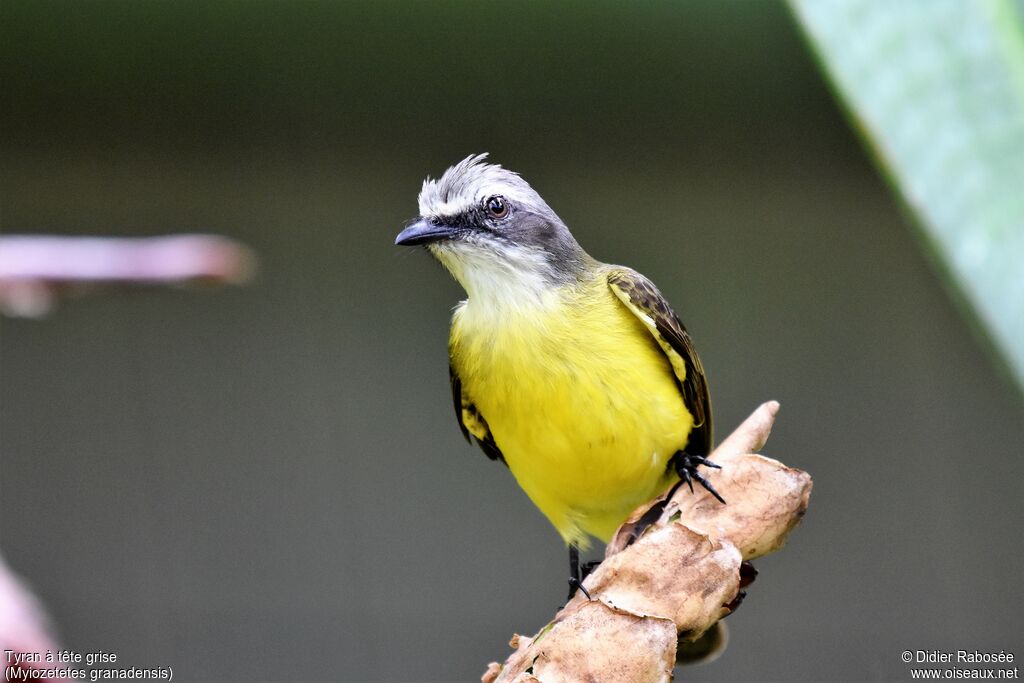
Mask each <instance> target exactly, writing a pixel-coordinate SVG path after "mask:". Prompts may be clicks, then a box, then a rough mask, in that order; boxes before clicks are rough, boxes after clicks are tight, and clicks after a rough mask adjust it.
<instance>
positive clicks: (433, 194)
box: [395, 154, 591, 299]
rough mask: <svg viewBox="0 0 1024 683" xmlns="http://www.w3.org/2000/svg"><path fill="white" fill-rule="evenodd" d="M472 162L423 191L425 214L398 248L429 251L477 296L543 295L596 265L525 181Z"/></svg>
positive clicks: (498, 168) (479, 161)
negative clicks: (500, 293) (415, 247)
mask: <svg viewBox="0 0 1024 683" xmlns="http://www.w3.org/2000/svg"><path fill="white" fill-rule="evenodd" d="M486 157H487V155H486V154H478V155H475V156H470V157H467V158H465V159H463V160H462V161H460V162H459V163H458V164H456V165H455V166H452V167H451V168H449V169H448V170H447V171H445V172H444V174H443V175H442V176H441V177H440V178H439V179H438V180H432V179H430V178H427V179H426V180H425V181H423V189H421V190H420V196H419V209H420V215H419V218H418V219H416V220H415V221H414V222H413V223H412V224H411V225H409V226H408V227H407V228H406V229H405V230H403V231H402V232H401V233H399V235H398V237H397V238H395V244H400V245H410V246H412V245H424V246H426V248H427V249H428V250H430V252H431V253H432V254H433V255H434V257H436V258H437V260H438V261H440V262H441V263H442V264H444V266H445V267H446V268H447V269H448V270H449V271H450V272H451V273H452V275H453V276H454V277H455V279H456V280H458V281H459V283H460V284H461V285H462V286H463V288H465V289H466V291H467V293H468V294H469V295H470V298H471V299H472V298H473V297H474V296H477V295H480V296H485V297H486V296H493V295H494V294H496V293H497V291H496V290H498V289H503V290H505V291H506V292H507V293H509V294H525V293H531V294H536V295H539V294H540V293H542V292H544V291H546V290H548V289H550V288H551V287H552V286H556V285H559V284H566V283H569V282H571V281H573V280H575V279H576V278H578V277H579V274H580V273H581V272H583V270H584V269H585V267H586V266H587V265H588V264H589V263H590V262H591V260H590V257H589V256H587V254H586V253H585V252H584V251H583V249H581V248H580V246H579V244H577V243H576V240H575V239H573V236H572V234H571V233H570V232H569V229H568V228H567V227H565V224H564V223H563V222H562V220H561V219H560V218H559V217H558V216H557V215H555V212H554V211H552V210H551V207H549V206H548V205H547V203H546V202H545V201H544V200H543V199H541V197H540V195H539V194H537V193H536V192H535V191H534V189H533V188H532V187H530V185H529V183H527V182H526V181H525V180H523V179H522V178H521V177H519V174H517V173H513V172H512V171H508V170H506V169H504V168H502V167H501V166H498V165H495V164H487V163H484V159H485V158H486Z"/></svg>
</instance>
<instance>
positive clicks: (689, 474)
mask: <svg viewBox="0 0 1024 683" xmlns="http://www.w3.org/2000/svg"><path fill="white" fill-rule="evenodd" d="M670 463H671V465H672V467H673V468H674V469H675V471H676V474H678V475H679V480H680V482H685V483H686V485H687V486H688V487H689V488H690V493H693V492H694V491H693V481H694V480H696V481H697V483H698V484H700V485H701V486H703V487H704V488H705V490H707V492H708V493H710V494H711V495H712V496H714V497H715V499H717V500H718V502H719V503H721V504H722V505H725V498H722V496H721V494H720V493H718V491H716V490H715V487H714V486H712V485H711V482H709V481H708V480H707V479H705V478H704V477H703V476H701V474H700V472H698V471H697V468H698V467H700V466H701V465H703V466H704V467H711V468H713V469H716V470H720V469H722V466H721V465H719V464H717V463H713V462H711V461H710V460H708V459H707V458H705V457H704V456H702V455H691V454H689V453H684V452H683V451H679V452H677V453H676V454H675V455H674V456H672V460H671V461H670Z"/></svg>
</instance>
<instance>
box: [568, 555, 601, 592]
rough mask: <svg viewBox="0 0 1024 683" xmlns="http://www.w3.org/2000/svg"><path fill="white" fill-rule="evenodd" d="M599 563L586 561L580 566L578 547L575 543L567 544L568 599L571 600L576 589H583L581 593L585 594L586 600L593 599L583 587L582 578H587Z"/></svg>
mask: <svg viewBox="0 0 1024 683" xmlns="http://www.w3.org/2000/svg"><path fill="white" fill-rule="evenodd" d="M599 564H601V563H600V562H587V563H585V564H584V565H583V566H582V568H581V567H580V549H579V548H578V547H576V544H575V543H573V544H571V545H570V546H569V598H568V599H569V600H572V598H573V596H574V595H576V591H577V590H581V591H583V594H584V595H586V596H587V600H592V599H593V598H591V597H590V593H589V592H588V591H587V589H586V588H584V587H583V579H585V578H587V575H588V574H590V572H592V571H593V570H594V567H596V566H597V565H599Z"/></svg>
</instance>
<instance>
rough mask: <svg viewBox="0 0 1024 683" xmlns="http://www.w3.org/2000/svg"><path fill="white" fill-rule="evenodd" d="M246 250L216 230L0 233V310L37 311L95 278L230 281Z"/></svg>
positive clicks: (110, 281)
mask: <svg viewBox="0 0 1024 683" xmlns="http://www.w3.org/2000/svg"><path fill="white" fill-rule="evenodd" d="M255 264H256V258H255V255H254V254H253V253H252V251H251V250H250V249H249V248H248V247H246V246H244V245H242V244H240V243H238V242H235V241H234V240H231V239H228V238H226V237H220V236H217V235H187V234H186V235H169V236H164V237H65V236H50V235H5V236H0V313H4V314H6V315H11V316H23V317H38V316H40V315H44V314H45V313H47V312H49V311H50V309H51V308H52V307H53V304H54V301H55V299H56V298H57V296H59V295H61V294H75V293H79V292H81V291H83V290H86V289H89V288H91V287H94V286H96V285H107V286H110V285H127V284H131V285H138V284H143V285H180V284H184V283H189V282H196V281H200V282H212V283H230V284H237V283H241V282H245V281H246V280H248V279H249V278H250V277H251V276H252V273H253V272H254V270H255Z"/></svg>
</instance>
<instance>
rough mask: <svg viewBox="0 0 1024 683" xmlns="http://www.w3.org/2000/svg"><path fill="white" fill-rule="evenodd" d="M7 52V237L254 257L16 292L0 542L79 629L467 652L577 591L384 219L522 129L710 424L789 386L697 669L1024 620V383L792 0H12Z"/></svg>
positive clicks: (501, 158)
mask: <svg viewBox="0 0 1024 683" xmlns="http://www.w3.org/2000/svg"><path fill="white" fill-rule="evenodd" d="M0 56H2V64H0V69H2V70H0V83H2V91H3V92H2V100H3V104H2V107H0V114H2V121H0V123H2V125H0V135H2V154H0V173H2V178H0V180H2V184H0V187H2V206H0V209H2V211H0V217H2V230H3V231H4V232H8V233H9V232H38V233H76V234H109V235H124V234H129V235H147V234H163V233H169V232H178V231H212V232H218V233H223V234H226V235H229V236H232V237H235V238H238V239H240V240H242V241H244V242H246V243H248V244H249V245H251V246H252V247H253V248H254V249H256V250H257V252H258V254H259V256H260V258H261V271H260V273H259V276H258V278H257V279H256V281H255V282H254V283H253V284H252V285H251V286H249V287H245V288H234V289H223V290H213V291H199V292H196V291H180V290H162V291H155V290H127V291H125V290H121V291H114V292H109V293H106V294H104V295H99V296H92V297H88V298H84V299H80V300H74V301H67V302H64V303H63V304H62V305H61V307H60V308H59V309H58V310H57V311H56V313H55V314H54V315H52V316H51V317H49V318H47V319H44V320H42V321H24V320H4V321H3V322H2V323H0V325H2V342H0V401H2V403H0V408H2V410H0V457H2V479H0V487H2V488H0V493H2V495H0V515H2V517H0V524H2V526H0V547H2V550H3V553H4V555H5V556H6V558H7V560H8V561H9V562H10V563H11V565H12V566H13V567H14V568H15V569H16V570H17V571H18V572H19V573H21V574H22V575H24V576H25V577H27V578H28V579H29V581H30V582H31V584H32V585H33V586H34V587H35V589H36V590H37V591H38V593H39V594H40V596H41V597H42V599H43V600H44V601H45V603H46V604H47V605H48V606H49V608H50V610H51V611H52V614H53V617H54V619H55V622H56V624H57V627H58V629H59V633H60V636H61V639H62V642H63V644H65V645H66V646H68V647H71V648H74V649H77V650H80V651H86V650H89V649H106V650H114V651H116V652H117V653H118V654H119V656H120V657H121V660H120V661H122V662H124V663H125V664H126V665H135V666H140V667H144V666H166V665H170V666H173V667H174V670H175V677H176V678H179V677H180V679H181V680H198V681H213V680H234V681H247V680H368V681H370V680H372V681H378V680H380V681H384V680H387V681H392V680H409V681H447V680H456V679H459V680H475V679H476V678H477V677H478V676H479V674H480V673H481V672H482V671H483V670H484V668H485V665H486V663H487V662H488V661H491V660H495V659H498V660H500V659H504V657H505V656H506V655H507V654H508V646H507V641H508V638H509V636H510V635H511V634H512V633H513V632H515V631H518V632H524V633H533V632H534V631H536V630H537V629H538V628H539V627H540V626H542V625H543V624H544V623H545V622H546V620H547V619H548V618H549V617H550V616H551V615H552V614H553V612H554V611H555V609H556V608H557V607H558V605H559V604H560V602H561V600H562V598H563V596H564V592H565V586H564V576H565V574H566V568H565V551H564V548H563V547H562V545H561V542H560V540H559V538H558V536H557V535H556V534H555V532H554V531H553V530H552V529H551V528H550V527H549V525H548V524H547V522H546V521H545V520H544V519H543V518H542V517H541V515H540V514H539V513H538V512H537V511H536V510H534V509H533V507H532V506H531V505H530V503H529V501H528V500H527V499H526V497H525V496H524V495H523V494H522V493H521V492H520V491H519V489H518V488H517V487H516V486H515V484H514V482H513V480H512V478H511V477H510V476H509V474H508V472H507V471H505V470H504V468H502V467H500V466H498V465H495V464H493V463H491V462H489V461H487V460H486V459H485V458H484V457H483V456H482V455H481V454H480V453H479V452H478V451H476V450H473V449H470V448H469V447H468V446H466V445H465V443H463V442H462V438H461V436H460V435H459V433H458V429H457V428H456V426H455V423H454V418H453V415H452V413H451V405H450V399H449V394H448V386H447V382H448V379H447V368H446V358H445V339H446V334H447V319H448V314H449V309H450V308H451V306H452V305H453V304H454V303H455V302H456V301H457V300H458V298H459V297H460V296H461V293H460V291H459V290H458V288H457V286H456V285H455V284H454V283H453V282H452V281H450V279H449V278H448V277H447V275H446V274H445V273H444V272H443V271H442V269H441V268H440V267H438V266H437V265H436V264H434V263H433V262H431V260H430V259H429V258H428V257H427V256H426V255H425V254H422V253H416V252H414V251H411V250H400V249H398V248H396V247H393V246H392V240H393V238H394V235H395V234H396V233H397V231H398V230H399V229H400V227H401V226H402V225H403V222H404V221H406V220H407V219H409V218H411V217H413V216H414V215H415V213H416V201H415V200H416V193H417V192H418V190H419V184H420V182H421V180H422V178H423V176H425V175H426V174H432V175H435V176H436V175H437V174H439V173H440V172H442V171H443V170H444V169H445V167H446V166H448V165H449V164H451V163H454V162H455V161H457V160H459V159H461V158H462V157H464V156H465V155H467V154H469V153H472V152H479V151H489V152H491V154H492V159H493V160H494V161H496V162H500V163H503V164H505V165H507V166H508V167H510V168H512V169H515V170H518V171H520V172H522V173H523V175H524V176H525V177H526V178H527V179H528V180H529V181H530V182H531V183H532V184H533V185H534V187H535V188H537V189H538V190H539V191H540V192H541V193H542V194H543V196H544V197H545V198H546V199H547V200H548V202H549V203H550V204H551V206H552V207H554V208H555V210H556V211H557V212H559V214H560V215H561V216H562V218H563V219H565V220H566V222H567V223H568V224H569V226H570V227H571V228H573V230H574V232H575V233H576V235H577V237H578V238H579V240H580V242H581V243H583V245H584V246H585V247H586V248H587V249H588V250H589V251H590V252H591V253H592V254H593V255H595V256H596V257H598V258H600V259H602V260H606V261H614V262H619V263H624V264H628V265H631V266H633V267H635V268H637V269H638V270H640V271H642V272H644V273H645V274H647V275H648V276H650V277H651V278H652V279H654V280H655V281H656V282H657V283H659V285H660V287H661V288H662V290H663V291H664V292H665V294H666V295H667V296H668V297H669V299H670V300H671V301H672V302H673V303H674V305H675V307H676V309H677V310H678V311H679V312H680V314H681V315H682V317H683V319H684V321H685V322H686V323H687V325H688V326H689V328H690V330H691V332H692V333H693V335H694V337H695V339H696V342H697V345H698V347H699V349H700V351H701V354H702V357H703V359H704V364H705V366H706V369H707V371H708V374H709V377H710V381H711V387H712V392H713V394H714V396H715V408H716V420H717V424H718V426H719V433H720V434H725V433H727V432H728V431H729V430H731V428H732V427H733V426H735V424H737V423H738V422H739V420H741V419H742V418H743V417H744V416H745V415H746V414H747V413H748V412H749V411H751V410H752V409H753V408H754V407H756V405H757V404H759V403H760V402H761V401H763V400H767V399H771V398H774V399H778V400H780V401H781V402H782V406H783V408H782V413H781V415H780V418H779V422H778V424H777V426H776V430H775V433H774V434H773V436H772V439H771V441H770V442H769V444H768V447H767V449H766V453H767V454H769V455H773V456H776V457H779V458H781V459H782V460H784V461H785V462H787V463H788V464H790V465H793V466H798V467H801V468H804V469H807V470H808V471H809V472H810V473H811V474H812V475H813V476H814V479H815V489H814V495H813V497H812V499H811V507H810V510H809V512H808V515H807V517H806V518H805V520H804V523H803V525H802V526H801V527H800V528H799V529H798V530H797V532H796V533H795V534H794V535H793V536H792V538H791V541H790V544H789V545H788V546H787V548H786V549H785V550H783V551H782V552H781V553H779V554H777V555H774V556H771V557H768V558H765V559H763V560H761V561H760V562H759V563H758V568H759V569H760V570H761V576H760V578H759V579H758V581H757V583H756V584H755V585H754V587H753V589H752V590H751V592H750V595H749V596H748V598H747V601H746V603H745V604H744V605H743V607H742V608H741V609H740V610H739V611H738V612H737V613H736V614H735V615H733V616H732V617H730V619H729V624H730V626H731V628H732V636H733V639H732V644H731V646H730V648H729V650H728V652H727V653H726V654H725V656H724V657H723V658H722V659H720V660H719V661H718V662H716V663H715V664H713V665H711V666H707V667H702V668H698V669H690V670H686V671H685V672H682V673H681V674H680V678H684V679H689V680H825V679H842V680H865V679H897V680H903V679H907V678H908V677H909V672H908V668H909V667H908V666H907V665H905V664H903V663H902V662H901V661H900V652H901V651H903V650H905V649H918V648H920V649H940V650H945V649H956V648H965V649H980V650H995V651H998V650H1000V649H1006V650H1008V651H1013V650H1014V648H1017V647H1019V645H1020V638H1019V634H1020V633H1021V632H1024V618H1022V616H1021V615H1022V613H1024V601H1022V597H1021V591H1020V587H1019V579H1020V562H1021V560H1022V545H1021V540H1020V539H1021V534H1020V523H1021V520H1022V515H1021V512H1022V509H1021V502H1020V494H1019V486H1020V484H1019V482H1020V480H1021V478H1022V476H1024V461H1022V459H1021V457H1020V455H1021V444H1022V443H1024V410H1022V402H1021V399H1020V394H1019V393H1017V392H1016V390H1015V389H1014V388H1012V386H1011V384H1010V383H1009V381H1008V380H1006V379H1005V378H1004V377H1003V376H1001V375H1000V374H999V372H998V371H997V370H996V366H995V364H994V363H993V362H992V361H991V359H990V358H989V357H988V356H986V354H985V351H984V346H983V345H982V344H980V343H979V342H978V341H977V340H976V339H975V338H973V336H972V334H971V332H970V331H969V329H968V328H967V326H966V325H965V323H964V322H963V321H962V320H961V318H960V317H959V316H958V314H957V311H956V310H955V307H954V306H953V305H952V303H951V302H950V299H949V297H948V296H947V295H946V293H945V292H944V291H943V288H942V286H941V284H940V282H939V280H938V279H937V277H936V275H935V271H934V270H933V269H932V268H931V267H930V266H929V264H928V263H927V262H926V259H925V257H924V256H923V255H922V252H921V250H920V249H919V248H918V245H917V244H916V243H915V241H914V238H913V236H912V232H911V230H910V229H909V226H908V223H907V220H906V218H905V216H903V215H902V213H901V210H900V208H899V204H898V201H897V200H896V199H895V198H894V197H893V196H892V195H891V194H890V192H889V190H888V188H887V187H886V186H885V184H884V182H883V181H882V180H880V179H879V177H878V176H877V174H876V172H875V170H874V169H873V167H872V163H871V160H870V158H869V156H868V155H867V154H866V153H865V152H864V150H863V149H862V147H861V145H860V144H859V142H858V141H857V140H856V138H855V136H854V134H853V133H852V131H851V130H850V129H849V127H848V126H847V124H846V122H845V121H844V119H843V117H842V115H841V113H840V112H839V110H838V108H837V106H836V104H835V103H834V101H833V99H832V97H831V96H830V93H829V92H828V89H827V86H826V85H825V84H824V83H823V81H822V77H821V75H820V73H819V72H818V71H817V68H816V66H815V65H814V63H813V61H812V59H811V58H810V56H809V54H808V51H807V50H806V48H805V46H804V44H803V43H802V40H801V37H800V35H799V34H798V31H797V29H796V28H795V25H794V22H793V21H792V19H791V17H790V16H789V14H788V13H787V11H786V8H785V7H784V6H783V5H781V4H776V3H768V2H757V3H754V2H747V3H718V2H657V3H646V4H637V5H634V4H627V3H621V4H620V3H610V2H598V3H592V2H588V3H582V2H581V3H571V4H551V3H547V2H532V3H516V4H511V5H510V4H506V3H500V4H499V3H493V4H488V3H484V4H480V3H470V2H465V3H446V4H432V3H420V2H415V3H405V2H389V3H376V4H348V3H336V4H315V3H298V2H295V3H286V2H280V3H234V2H213V3H191V4H189V3H76V2H65V3H42V2H11V1H6V2H4V3H3V4H2V5H0ZM1015 634H1016V635H1015ZM1015 654H1017V655H1018V656H1024V652H1021V651H1017V652H1016V653H1015Z"/></svg>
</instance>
